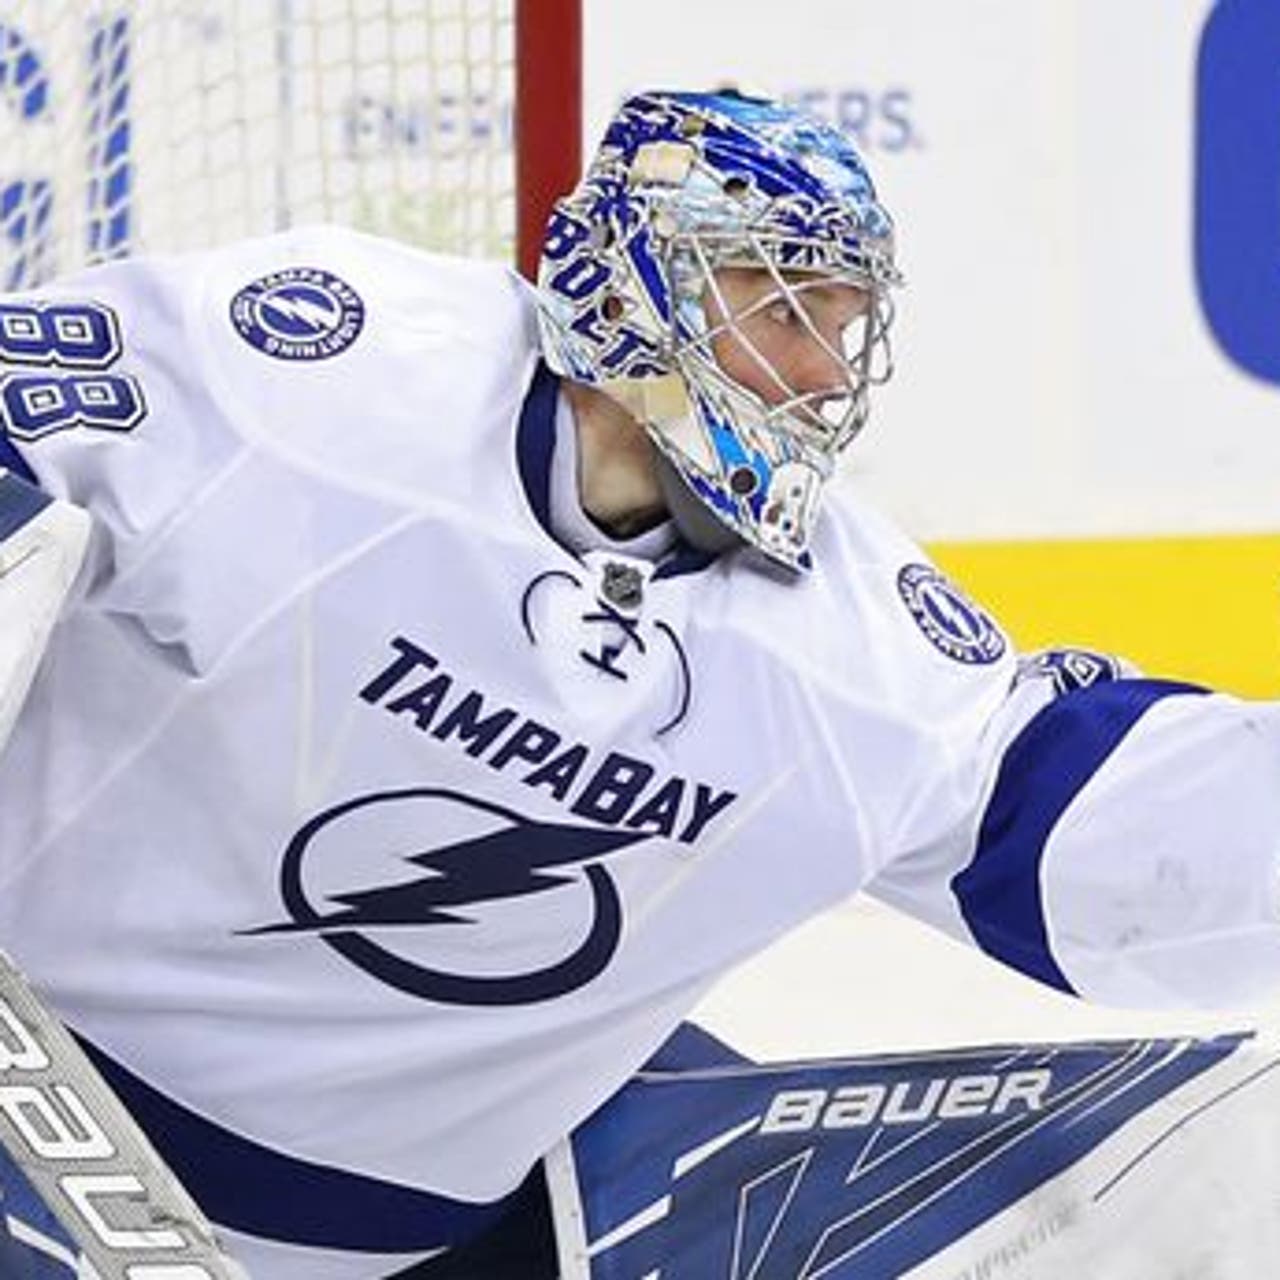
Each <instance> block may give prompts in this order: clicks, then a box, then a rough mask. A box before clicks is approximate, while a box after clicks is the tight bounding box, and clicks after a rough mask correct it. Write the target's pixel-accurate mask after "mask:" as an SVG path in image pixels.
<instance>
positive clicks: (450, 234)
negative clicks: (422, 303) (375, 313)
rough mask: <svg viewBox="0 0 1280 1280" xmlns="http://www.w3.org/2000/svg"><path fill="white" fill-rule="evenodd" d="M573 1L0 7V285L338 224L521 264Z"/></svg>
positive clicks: (573, 110) (534, 237)
mask: <svg viewBox="0 0 1280 1280" xmlns="http://www.w3.org/2000/svg"><path fill="white" fill-rule="evenodd" d="M580 5H581V0H76V3H74V4H51V3H49V0H0V288H24V287H29V286H31V285H32V284H36V283H39V282H40V281H41V280H44V279H47V278H49V277H50V276H52V275H55V274H59V273H62V272H65V271H67V270H70V269H72V268H74V267H76V266H78V265H81V264H83V263H86V262H93V261H100V260H102V259H104V258H111V257H119V256H123V255H126V254H130V253H136V252H140V251H144V250H149V251H167V250H175V249H183V248H194V247H198V246H201V245H206V244H212V243H218V242H222V241H226V240H231V239H235V238H238V237H240V236H244V235H252V234H258V233H262V232H267V231H271V230H277V229H281V228H283V227H287V226H293V225H298V224H301V223H306V222H316V221H334V222H341V223H346V224H349V225H353V226H358V227H362V228H364V229H367V230H371V231H375V232H378V233H380V234H385V235H391V236H395V237H397V238H399V239H404V240H409V241H412V242H415V243H420V244H423V245H426V246H428V247H431V248H435V249H441V250H445V251H449V252H457V253H466V254H478V255H483V256H488V257H497V258H505V259H508V260H511V261H519V262H520V263H521V264H522V265H524V266H526V267H529V266H530V264H531V263H532V262H533V261H535V260H536V245H537V243H538V241H539V239H540V238H541V233H542V226H543V224H544V222H545V218H546V215H547V212H548V211H549V207H550V203H551V201H552V200H553V199H554V198H555V196H556V195H558V194H560V192H562V191H563V190H566V189H567V188H568V187H569V186H570V185H572V183H573V181H574V180H575V178H576V176H577V171H578V166H579V159H580V148H581V129H582V125H581V119H582V117H581V93H582V77H581V15H580Z"/></svg>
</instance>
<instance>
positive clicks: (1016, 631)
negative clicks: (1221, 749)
mask: <svg viewBox="0 0 1280 1280" xmlns="http://www.w3.org/2000/svg"><path fill="white" fill-rule="evenodd" d="M929 551H930V554H932V555H933V556H935V557H936V559H937V561H938V564H939V565H940V566H941V567H942V568H943V569H944V570H945V571H946V572H947V573H948V574H949V575H950V576H951V577H952V578H954V579H955V580H956V582H958V583H959V584H960V585H961V586H963V587H964V589H965V590H966V591H967V592H968V593H969V594H970V595H971V596H973V597H974V598H975V599H976V600H977V601H978V602H979V603H981V604H982V605H983V606H984V607H985V608H987V609H988V610H989V611H990V612H991V613H992V614H993V615H994V616H995V617H996V619H997V620H998V621H999V622H1000V623H1001V624H1002V625H1003V626H1004V628H1005V630H1006V631H1008V632H1009V634H1010V635H1011V637H1012V638H1013V640H1014V642H1015V643H1016V644H1017V646H1018V648H1019V649H1024V650H1027V649H1042V648H1046V647H1048V646H1051V645H1076V646H1080V647H1083V648H1090V649H1101V650H1104V651H1106V652H1108V653H1116V654H1120V655H1122V656H1124V657H1126V658H1129V659H1130V660H1131V661H1133V662H1135V663H1137V664H1138V665H1139V666H1140V667H1141V668H1142V669H1143V670H1144V671H1145V672H1146V673H1147V674H1148V675H1153V676H1170V677H1176V678H1179V679H1184V680H1192V681H1195V682H1197V683H1200V684H1206V685H1209V686H1211V687H1213V688H1215V689H1221V690H1223V691H1225V692H1229V693H1238V694H1243V695H1246V696H1250V697H1269V698H1275V697H1277V696H1280V534H1278V535H1248V536H1240V535H1224V536H1215V537H1194V538H1185V537H1160V538H1109V539H1087V540H1085V539H1081V540H1075V539H1062V540H1051V541H1037V542H948V543H937V544H934V545H932V546H930V547H929Z"/></svg>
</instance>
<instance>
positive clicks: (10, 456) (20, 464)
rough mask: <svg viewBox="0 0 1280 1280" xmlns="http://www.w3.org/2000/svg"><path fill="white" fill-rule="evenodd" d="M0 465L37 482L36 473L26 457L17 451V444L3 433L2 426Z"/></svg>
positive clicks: (0, 434)
mask: <svg viewBox="0 0 1280 1280" xmlns="http://www.w3.org/2000/svg"><path fill="white" fill-rule="evenodd" d="M0 467H5V468H7V469H8V470H9V471H12V472H14V474H15V475H20V476H21V477H22V478H23V479H24V480H27V481H30V483H31V484H36V483H37V481H36V473H35V472H34V471H32V470H31V467H30V465H29V464H28V463H27V460H26V458H24V457H23V456H22V454H20V453H19V452H18V446H17V445H15V444H14V443H13V441H12V440H10V439H9V437H8V436H6V435H5V433H4V430H3V428H0Z"/></svg>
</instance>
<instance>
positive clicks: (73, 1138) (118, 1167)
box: [0, 953, 247, 1280]
mask: <svg viewBox="0 0 1280 1280" xmlns="http://www.w3.org/2000/svg"><path fill="white" fill-rule="evenodd" d="M0 1144H2V1145H3V1152H0V1181H3V1179H4V1175H5V1167H4V1166H5V1165H9V1166H10V1168H9V1170H8V1173H9V1176H10V1178H11V1179H12V1178H13V1166H16V1167H17V1170H18V1171H19V1174H18V1178H16V1179H13V1181H14V1182H24V1183H25V1184H27V1187H29V1189H30V1190H31V1191H32V1192H34V1193H35V1195H36V1196H38V1197H39V1199H40V1201H42V1202H43V1207H44V1208H45V1209H46V1210H47V1211H48V1212H49V1213H51V1214H52V1215H53V1217H54V1218H56V1219H57V1221H58V1223H59V1224H60V1225H61V1226H62V1228H63V1229H64V1230H65V1231H66V1233H67V1235H69V1236H70V1237H71V1239H72V1240H73V1241H74V1242H75V1245H76V1247H77V1249H78V1251H79V1257H76V1258H74V1265H75V1268H76V1269H75V1270H74V1271H73V1272H72V1273H71V1274H75V1275H78V1276H81V1277H86V1276H95V1277H98V1280H247V1278H246V1275H245V1272H244V1271H243V1270H242V1269H241V1268H240V1267H239V1265H238V1264H237V1263H235V1262H233V1261H232V1260H231V1259H230V1258H228V1257H227V1256H226V1254H225V1253H224V1252H223V1251H222V1249H221V1248H220V1247H219V1245H218V1243H217V1241H216V1240H215V1239H214V1236H213V1230H212V1228H211V1227H210V1225H209V1223H208V1222H207V1221H206V1220H205V1218H204V1216H203V1215H202V1214H201V1212H200V1210H199V1208H198V1207H197V1206H196V1204H195V1202H194V1201H193V1200H192V1199H191V1197H190V1196H189V1195H188V1194H187V1193H186V1191H184V1190H183V1188H182V1186H181V1185H180V1184H179V1183H178V1180H177V1179H176V1178H175V1177H174V1175H173V1174H172V1173H171V1172H170V1171H169V1169H168V1168H167V1167H166V1166H165V1164H164V1162H163V1161H162V1160H161V1159H160V1157H159V1155H157V1154H156V1152H155V1150H154V1148H153V1147H152V1146H151V1144H150V1143H149V1142H148V1141H147V1138H146V1136H145V1135H144V1134H143V1132H142V1130H141V1129H140V1128H139V1127H138V1126H137V1124H136V1123H135V1122H134V1120H133V1119H132V1117H131V1116H130V1115H129V1113H128V1112H127V1111H126V1110H125V1108H124V1106H123V1105H122V1104H121V1102H120V1100H119V1099H118V1098H116V1096H115V1095H114V1094H113V1093H112V1092H111V1090H110V1089H109V1088H108V1087H107V1085H106V1084H105V1083H104V1082H103V1080H102V1079H101V1077H100V1076H99V1075H98V1073H97V1072H96V1071H95V1070H94V1068H93V1066H92V1064H91V1063H90V1062H89V1060H88V1058H86V1057H85V1055H84V1053H83V1051H82V1050H81V1049H80V1047H79V1046H78V1045H77V1044H76V1042H75V1040H74V1039H73V1038H72V1036H71V1034H70V1033H69V1032H68V1031H67V1030H66V1028H65V1027H63V1026H62V1024H61V1023H59V1022H58V1021H57V1020H56V1019H55V1018H54V1017H53V1016H52V1015H51V1014H50V1013H49V1012H48V1010H46V1009H45V1007H44V1006H43V1004H42V1003H41V1002H40V1000H39V999H38V998H37V997H36V995H35V993H34V992H33V991H32V990H31V988H30V987H29V986H28V984H27V982H26V981H25V979H24V978H23V977H22V975H21V974H20V973H19V972H18V970H17V969H16V968H15V967H14V966H13V964H12V963H11V962H10V961H9V960H8V958H7V957H5V956H4V955H3V953H0ZM5 1155H7V1156H8V1160H5V1159H4V1157H5ZM25 1189H26V1188H24V1187H20V1186H14V1185H11V1186H10V1187H6V1188H5V1205H6V1211H7V1212H9V1213H10V1231H11V1233H12V1237H13V1238H14V1239H17V1240H23V1239H26V1240H28V1241H30V1240H31V1239H32V1238H33V1236H35V1235H37V1234H38V1233H34V1232H30V1231H27V1232H25V1233H24V1232H23V1224H22V1223H21V1222H19V1223H17V1224H16V1225H15V1224H14V1223H13V1220H12V1210H11V1209H10V1208H9V1206H10V1205H12V1204H13V1203H15V1202H19V1201H20V1200H21V1199H22V1196H21V1194H15V1193H20V1192H21V1191H23V1190H25ZM46 1251H47V1252H51V1253H52V1252H56V1246H55V1248H54V1249H51V1250H46ZM86 1261H87V1263H88V1264H89V1265H90V1266H91V1267H92V1270H89V1269H88V1268H87V1267H86V1266H85V1265H84V1264H85V1262H86Z"/></svg>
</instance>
